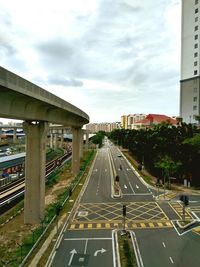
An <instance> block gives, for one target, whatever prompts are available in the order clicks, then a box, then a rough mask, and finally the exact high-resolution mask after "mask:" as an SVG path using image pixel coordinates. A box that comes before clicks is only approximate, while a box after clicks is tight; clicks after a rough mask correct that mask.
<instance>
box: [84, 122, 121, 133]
mask: <svg viewBox="0 0 200 267" xmlns="http://www.w3.org/2000/svg"><path fill="white" fill-rule="evenodd" d="M120 126H121V125H120V122H101V123H89V124H87V125H86V130H87V131H89V132H90V133H97V132H99V131H104V132H112V131H113V130H114V129H120Z"/></svg>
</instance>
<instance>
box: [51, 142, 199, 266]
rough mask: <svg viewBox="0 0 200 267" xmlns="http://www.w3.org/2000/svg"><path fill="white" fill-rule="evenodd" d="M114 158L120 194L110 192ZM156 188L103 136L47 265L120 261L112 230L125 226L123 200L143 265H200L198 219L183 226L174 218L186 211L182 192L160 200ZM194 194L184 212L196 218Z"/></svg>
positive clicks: (91, 264)
mask: <svg viewBox="0 0 200 267" xmlns="http://www.w3.org/2000/svg"><path fill="white" fill-rule="evenodd" d="M111 160H112V162H113V163H114V167H115V171H116V174H117V175H118V176H119V183H120V187H121V191H122V196H121V198H114V197H113V195H112V188H111V186H112V179H114V178H115V177H113V174H112V168H111ZM120 165H121V167H120ZM157 194H158V192H157V190H155V189H154V188H150V187H149V186H148V185H146V184H145V183H144V182H143V181H142V180H141V179H140V178H138V174H137V172H136V171H135V170H134V169H133V168H132V167H131V165H130V164H129V163H128V162H127V160H126V159H125V158H124V156H123V155H122V154H121V152H120V151H119V149H118V148H117V147H115V146H113V145H112V144H111V143H110V142H109V141H108V140H107V141H105V145H104V146H103V148H101V149H99V151H98V153H97V156H96V158H95V161H94V164H93V166H92V169H91V171H90V175H89V177H88V182H87V183H86V185H85V187H84V189H83V191H82V193H81V196H80V199H79V202H78V203H77V205H75V209H74V210H73V212H72V218H71V220H70V223H68V224H67V225H66V227H65V229H64V231H63V233H62V235H61V236H60V238H59V240H58V242H57V248H56V250H55V251H54V253H53V254H52V255H51V258H50V260H49V263H48V266H52V267H53V266H54V267H55V266H56V267H61V266H88V267H100V266H101V267H102V266H104V267H117V266H118V264H117V259H118V256H117V253H116V248H117V244H116V239H115V235H114V231H115V230H116V229H122V228H123V216H122V206H123V204H124V205H126V207H127V215H126V228H127V229H129V230H131V231H134V233H135V236H136V239H137V243H138V246H139V251H140V253H139V256H141V259H142V265H143V266H145V267H160V266H162V267H165V266H166V267H168V266H180V267H188V266H191V267H196V266H200V257H199V254H198V252H199V251H200V228H198V225H199V223H198V222H197V223H196V224H195V227H196V228H192V227H190V228H188V229H186V230H181V229H179V227H178V226H177V224H176V220H177V219H180V218H181V216H182V206H181V203H180V202H179V196H178V195H176V194H171V193H168V194H166V196H165V199H163V197H160V200H159V198H157V197H156V196H157ZM162 194H163V192H162ZM161 199H162V200H161ZM190 199H191V200H192V201H191V204H190V212H188V213H186V217H187V218H189V217H194V218H196V219H197V220H198V216H199V215H200V202H199V200H200V197H199V196H191V197H190ZM191 211H193V213H191Z"/></svg>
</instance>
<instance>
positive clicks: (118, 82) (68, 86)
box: [0, 0, 181, 123]
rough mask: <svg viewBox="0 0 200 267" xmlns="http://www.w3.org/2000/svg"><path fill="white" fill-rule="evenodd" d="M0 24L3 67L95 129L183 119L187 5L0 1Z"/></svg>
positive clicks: (123, 0)
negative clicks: (125, 118) (132, 120)
mask: <svg viewBox="0 0 200 267" xmlns="http://www.w3.org/2000/svg"><path fill="white" fill-rule="evenodd" d="M0 25H1V26H0V59H1V61H0V62H1V66H2V67H4V68H6V69H8V70H10V71H12V72H14V73H16V74H18V75H20V76H22V77H23V78H25V79H27V80H29V81H31V82H33V83H35V84H37V85H39V86H40V87H42V88H43V89H45V90H47V91H49V92H51V93H53V94H55V95H57V96H59V97H60V98H62V99H64V100H66V101H67V102H70V103H71V104H73V105H75V106H77V107H78V108H80V109H82V110H83V111H84V112H86V113H87V114H88V115H89V117H90V122H92V123H93V122H114V121H120V117H121V115H124V114H134V113H145V114H149V113H159V114H166V115H169V116H173V115H179V81H180V41H181V33H180V26H181V0H142V1H141V0H84V1H83V0H73V1H72V0H57V1H55V0H42V1H41V0H20V1H16V0H15V1H14V0H0ZM0 120H1V119H0Z"/></svg>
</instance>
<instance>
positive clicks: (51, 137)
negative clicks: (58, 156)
mask: <svg viewBox="0 0 200 267" xmlns="http://www.w3.org/2000/svg"><path fill="white" fill-rule="evenodd" d="M50 148H53V133H52V131H50Z"/></svg>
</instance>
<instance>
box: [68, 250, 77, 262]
mask: <svg viewBox="0 0 200 267" xmlns="http://www.w3.org/2000/svg"><path fill="white" fill-rule="evenodd" d="M70 254H72V255H71V257H70V260H69V262H68V266H70V265H71V263H72V260H73V257H74V254H77V251H76V250H75V248H74V249H73V250H72V251H70Z"/></svg>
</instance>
